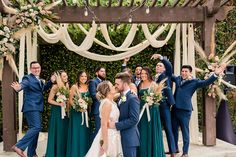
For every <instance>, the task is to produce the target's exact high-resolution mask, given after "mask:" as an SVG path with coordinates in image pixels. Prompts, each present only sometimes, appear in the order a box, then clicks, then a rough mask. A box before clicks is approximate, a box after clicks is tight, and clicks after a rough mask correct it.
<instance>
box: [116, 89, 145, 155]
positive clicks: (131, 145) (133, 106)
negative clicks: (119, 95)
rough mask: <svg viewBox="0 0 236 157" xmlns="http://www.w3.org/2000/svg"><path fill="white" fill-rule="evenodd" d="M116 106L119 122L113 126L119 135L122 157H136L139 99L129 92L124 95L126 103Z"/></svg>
mask: <svg viewBox="0 0 236 157" xmlns="http://www.w3.org/2000/svg"><path fill="white" fill-rule="evenodd" d="M118 106H119V110H120V117H119V122H117V123H116V124H115V125H116V129H117V130H120V133H121V143H122V149H123V154H124V157H136V153H137V147H138V146H139V131H138V128H137V124H138V121H139V108H140V102H139V99H138V97H137V96H135V95H133V94H131V92H130V91H129V92H128V93H127V94H126V101H125V102H122V103H121V104H120V105H118Z"/></svg>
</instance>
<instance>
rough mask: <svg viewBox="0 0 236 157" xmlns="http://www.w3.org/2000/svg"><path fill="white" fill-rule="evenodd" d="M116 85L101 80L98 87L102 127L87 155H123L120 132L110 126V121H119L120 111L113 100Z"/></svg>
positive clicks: (98, 156) (116, 156) (88, 156)
mask: <svg viewBox="0 0 236 157" xmlns="http://www.w3.org/2000/svg"><path fill="white" fill-rule="evenodd" d="M115 93H116V91H115V87H114V86H113V85H112V84H111V82H109V81H104V82H101V83H100V84H99V85H98V87H97V95H96V96H97V98H98V100H100V101H101V104H100V108H99V111H100V118H101V128H100V130H99V131H98V134H97V135H96V137H95V139H94V141H93V144H92V146H91V148H90V149H89V151H88V153H87V154H86V156H85V157H101V156H109V157H122V156H123V153H122V146H121V137H120V132H119V131H117V130H116V129H110V128H108V122H109V121H114V122H118V119H119V116H120V112H119V109H118V108H117V104H116V103H115V102H114V101H113V98H114V95H115Z"/></svg>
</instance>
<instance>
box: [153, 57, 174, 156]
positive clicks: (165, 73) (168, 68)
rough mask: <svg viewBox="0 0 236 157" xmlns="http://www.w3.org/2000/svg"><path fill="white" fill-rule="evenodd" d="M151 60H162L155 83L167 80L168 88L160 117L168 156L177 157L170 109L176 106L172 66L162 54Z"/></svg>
mask: <svg viewBox="0 0 236 157" xmlns="http://www.w3.org/2000/svg"><path fill="white" fill-rule="evenodd" d="M151 59H160V62H159V63H157V65H156V76H155V82H156V83H160V82H161V81H162V80H164V79H166V82H165V85H166V87H165V89H163V96H164V97H165V99H163V100H162V101H161V103H160V115H161V121H162V124H163V126H164V129H165V133H166V138H167V143H168V148H169V152H167V154H171V157H175V153H176V148H175V140H174V135H173V131H172V123H171V113H170V107H171V106H172V105H174V104H175V100H174V96H173V94H172V90H171V76H172V65H171V63H170V62H169V61H168V60H167V59H166V58H164V57H163V56H161V55H160V54H154V55H153V56H152V57H151Z"/></svg>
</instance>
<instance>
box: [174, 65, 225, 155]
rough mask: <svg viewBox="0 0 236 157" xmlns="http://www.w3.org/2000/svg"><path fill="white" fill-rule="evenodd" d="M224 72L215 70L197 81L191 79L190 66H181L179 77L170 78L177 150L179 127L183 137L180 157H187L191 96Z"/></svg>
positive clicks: (222, 68)
mask: <svg viewBox="0 0 236 157" xmlns="http://www.w3.org/2000/svg"><path fill="white" fill-rule="evenodd" d="M223 71H224V67H219V68H216V70H215V73H214V74H212V76H211V77H209V78H208V79H207V80H199V79H194V78H192V77H191V76H192V67H191V66H190V65H183V66H182V68H181V76H178V77H176V76H172V80H173V81H174V82H175V85H176V90H175V94H174V97H175V105H174V106H173V108H172V127H173V133H174V138H175V146H176V148H177V150H178V130H179V127H180V128H181V131H182V136H183V143H184V145H183V155H182V156H181V157H188V150H189V121H190V117H191V114H192V110H193V108H192V102H191V99H192V95H193V94H194V92H195V91H196V90H197V89H198V88H203V87H206V86H208V85H210V84H212V83H213V82H214V81H215V80H216V79H217V75H218V74H220V73H221V72H223Z"/></svg>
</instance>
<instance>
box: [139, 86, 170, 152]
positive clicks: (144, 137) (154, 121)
mask: <svg viewBox="0 0 236 157" xmlns="http://www.w3.org/2000/svg"><path fill="white" fill-rule="evenodd" d="M147 90H148V89H141V90H139V97H140V98H141V97H142V96H143V95H144V92H145V91H147ZM144 104H145V101H143V100H142V99H141V101H140V107H141V109H142V107H143V105H144ZM149 109H150V117H151V120H150V121H149V122H148V118H147V112H146V110H145V111H144V114H143V116H142V118H141V120H140V121H139V124H138V127H139V132H140V147H139V151H138V154H139V157H165V151H164V144H163V136H162V128H161V120H160V112H159V105H155V104H154V105H152V106H151V107H149Z"/></svg>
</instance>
